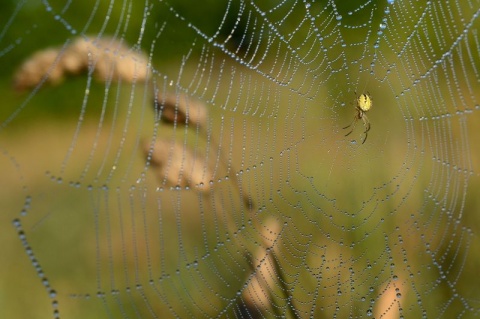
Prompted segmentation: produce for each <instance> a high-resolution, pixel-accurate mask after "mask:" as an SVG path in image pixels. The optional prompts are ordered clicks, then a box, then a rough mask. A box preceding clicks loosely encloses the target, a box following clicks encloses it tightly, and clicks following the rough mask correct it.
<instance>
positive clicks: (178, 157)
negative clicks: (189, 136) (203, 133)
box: [143, 139, 212, 191]
mask: <svg viewBox="0 0 480 319" xmlns="http://www.w3.org/2000/svg"><path fill="white" fill-rule="evenodd" d="M143 151H144V154H145V156H146V157H147V159H148V157H149V156H150V163H151V165H152V168H153V169H154V170H155V172H156V174H157V178H158V180H159V182H160V183H162V184H163V183H166V184H169V185H171V186H180V187H187V186H188V187H195V188H198V189H199V190H201V191H208V190H209V187H208V185H209V183H208V182H209V181H210V179H211V178H212V172H211V171H210V169H209V168H208V165H207V163H206V161H205V158H204V157H203V156H202V155H200V154H197V153H194V152H192V151H191V150H190V149H188V148H187V147H186V146H185V145H183V144H180V143H177V142H172V141H171V140H167V139H159V140H157V141H156V142H155V144H154V145H153V148H152V145H151V144H150V143H148V142H145V143H144V147H143Z"/></svg>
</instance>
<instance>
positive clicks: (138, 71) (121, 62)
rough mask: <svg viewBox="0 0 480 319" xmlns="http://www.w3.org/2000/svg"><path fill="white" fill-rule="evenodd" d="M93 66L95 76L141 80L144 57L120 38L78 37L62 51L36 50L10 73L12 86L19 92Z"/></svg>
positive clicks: (144, 70) (54, 82)
mask: <svg viewBox="0 0 480 319" xmlns="http://www.w3.org/2000/svg"><path fill="white" fill-rule="evenodd" d="M91 67H93V74H94V75H95V76H96V78H97V79H99V80H101V81H106V80H108V79H110V77H111V78H112V79H113V80H120V79H121V80H122V81H125V82H133V81H145V80H146V79H147V78H148V76H149V73H148V59H147V57H146V55H145V54H144V53H143V52H136V51H132V50H130V49H129V48H128V47H127V46H126V45H125V44H123V43H122V42H120V41H117V40H114V39H111V38H103V39H94V40H92V41H89V40H87V39H86V38H83V37H79V38H77V39H76V40H75V41H74V42H73V43H72V44H70V45H68V46H67V47H66V48H65V49H64V50H62V49H61V48H60V47H57V48H50V49H46V50H42V51H37V52H36V53H34V54H33V55H32V56H31V57H29V58H28V59H27V60H26V61H25V62H24V63H23V64H22V65H21V66H20V67H19V69H18V70H17V71H16V73H15V75H14V79H13V82H14V88H15V89H16V90H18V91H23V90H26V89H29V88H32V87H35V86H37V85H38V84H39V83H40V82H41V81H42V79H43V78H45V81H46V82H48V83H50V84H52V85H57V84H59V83H60V82H61V81H62V79H63V78H64V76H66V75H77V74H81V73H87V72H88V70H89V68H91Z"/></svg>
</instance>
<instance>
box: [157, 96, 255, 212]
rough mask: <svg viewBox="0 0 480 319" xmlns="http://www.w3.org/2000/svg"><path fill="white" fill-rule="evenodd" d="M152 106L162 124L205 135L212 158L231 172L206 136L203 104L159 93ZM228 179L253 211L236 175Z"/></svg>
mask: <svg viewBox="0 0 480 319" xmlns="http://www.w3.org/2000/svg"><path fill="white" fill-rule="evenodd" d="M153 106H154V109H155V112H156V113H157V114H158V116H159V119H160V120H161V121H162V122H164V123H167V124H171V125H191V126H194V127H196V128H197V129H198V130H199V132H200V133H203V134H205V137H208V139H209V140H210V144H211V145H212V146H213V149H214V151H215V152H216V154H215V156H213V157H212V158H217V155H218V158H219V161H220V164H221V165H223V166H224V167H225V169H226V170H229V171H230V170H232V168H231V167H229V166H228V161H227V158H226V157H225V156H224V154H223V152H222V149H221V147H220V146H219V145H218V144H217V143H216V141H215V139H214V137H213V136H211V135H210V136H208V134H209V133H208V131H207V130H206V123H207V116H208V111H207V107H206V105H205V104H204V103H202V102H200V101H197V100H194V99H192V98H190V97H189V96H188V95H185V94H170V93H166V94H162V93H160V92H159V93H157V94H156V97H155V99H154V103H153ZM229 179H230V180H231V181H232V183H233V184H234V185H235V187H236V188H237V189H238V190H239V191H240V192H241V197H242V200H243V203H244V205H245V206H246V207H248V208H250V209H253V207H254V203H253V200H252V199H251V197H250V196H249V195H248V194H247V193H246V192H245V191H241V190H240V184H239V181H238V179H237V177H236V175H235V174H233V175H231V174H230V175H229Z"/></svg>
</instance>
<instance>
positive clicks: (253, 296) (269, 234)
mask: <svg viewBox="0 0 480 319" xmlns="http://www.w3.org/2000/svg"><path fill="white" fill-rule="evenodd" d="M280 231H281V226H280V223H279V222H278V221H277V220H274V219H273V218H271V219H268V220H267V221H266V222H265V226H264V229H263V231H262V235H261V236H262V239H263V245H264V247H263V248H259V249H258V250H257V251H256V253H255V257H254V261H260V260H263V262H262V263H261V264H259V265H255V264H254V265H253V267H254V269H255V270H256V272H255V275H254V276H253V277H252V278H251V280H250V282H249V283H248V286H247V287H246V288H245V289H244V290H243V293H242V299H243V301H244V302H245V304H246V305H247V307H248V309H250V311H253V312H256V311H261V312H263V311H265V310H268V309H270V308H271V307H270V305H271V304H272V299H271V291H272V289H273V288H274V287H275V286H278V284H277V282H276V281H277V278H276V277H274V276H275V274H276V267H275V263H274V261H273V260H272V259H273V258H274V257H273V256H272V252H273V251H272V252H271V253H270V254H269V255H268V256H267V257H266V258H265V254H266V251H265V249H266V248H269V247H272V246H273V245H274V244H275V246H274V247H277V246H278V242H277V243H275V241H276V240H277V239H278V236H279V234H280ZM264 259H265V260H264Z"/></svg>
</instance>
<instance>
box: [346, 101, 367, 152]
mask: <svg viewBox="0 0 480 319" xmlns="http://www.w3.org/2000/svg"><path fill="white" fill-rule="evenodd" d="M355 96H356V100H355V102H356V103H357V105H356V106H355V110H356V111H357V113H356V114H355V117H354V118H353V121H352V123H350V124H349V125H348V126H345V127H344V128H343V129H346V128H349V127H350V126H351V127H352V129H351V130H350V132H348V133H347V134H345V136H348V135H350V134H352V132H353V130H354V129H355V125H356V124H357V121H358V120H359V119H362V120H363V125H364V126H365V131H364V132H363V134H365V138H364V139H363V142H362V144H363V143H365V141H366V140H367V137H368V131H370V122H369V121H368V117H367V115H366V114H365V113H367V112H368V111H369V110H370V109H371V108H372V104H373V100H372V96H371V95H370V93H368V92H367V94H365V93H363V94H360V96H357V92H355Z"/></svg>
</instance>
